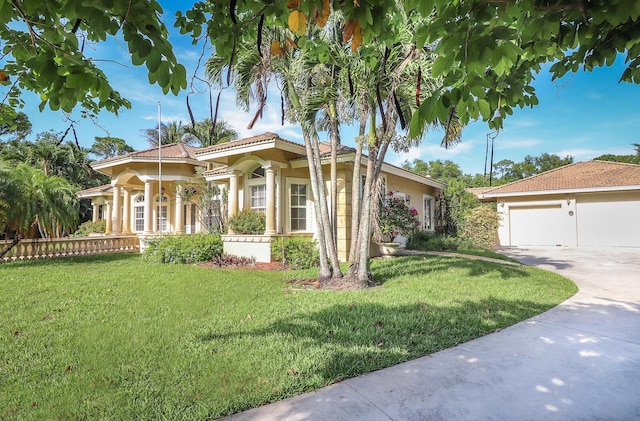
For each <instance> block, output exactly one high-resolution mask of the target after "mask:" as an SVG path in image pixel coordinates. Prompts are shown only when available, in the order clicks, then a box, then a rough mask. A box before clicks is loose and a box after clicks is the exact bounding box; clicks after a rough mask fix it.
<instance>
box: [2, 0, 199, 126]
mask: <svg viewBox="0 0 640 421" xmlns="http://www.w3.org/2000/svg"><path fill="white" fill-rule="evenodd" d="M162 12H163V11H162V7H160V4H159V3H158V2H157V1H156V0H150V1H149V0H97V1H90V2H87V1H80V0H74V1H65V2H43V1H40V0H14V1H4V0H3V1H0V41H1V45H2V56H0V85H3V86H4V87H5V89H6V91H5V92H4V94H3V98H4V99H3V101H2V102H3V106H7V107H8V108H9V110H15V109H16V108H19V107H21V106H22V105H23V100H22V98H21V96H20V94H21V92H22V90H28V91H32V92H34V93H36V94H38V95H39V96H40V98H41V100H42V102H41V103H40V110H43V109H44V108H45V107H46V106H48V107H49V108H50V109H51V110H54V111H55V110H60V109H61V110H63V111H64V112H71V111H72V110H73V109H74V108H75V107H76V105H80V106H81V107H82V108H83V110H84V112H85V113H90V114H97V113H98V111H100V110H101V109H106V110H107V111H110V112H114V113H117V112H118V110H120V108H122V107H125V108H130V106H131V104H130V103H129V101H128V100H126V99H125V98H123V97H122V96H121V95H120V94H119V93H118V92H117V91H116V90H114V88H113V87H112V86H111V83H110V82H109V79H108V77H107V75H106V74H105V73H104V72H103V70H102V69H101V68H100V67H99V66H98V64H97V63H98V62H100V61H103V60H102V58H101V57H94V56H92V53H95V50H94V49H93V48H89V47H90V46H91V45H93V44H96V43H99V42H103V41H105V40H106V39H107V38H108V37H120V36H121V37H122V39H123V40H124V42H125V43H126V45H127V48H128V51H129V53H130V54H131V63H133V64H134V65H136V66H139V65H143V64H144V65H146V67H147V70H148V74H149V82H150V83H157V84H158V85H159V86H160V87H161V88H162V89H163V92H164V93H165V94H166V93H168V92H169V91H171V92H173V93H174V94H177V93H178V92H179V91H180V89H184V88H186V87H187V83H186V70H185V68H184V66H183V65H182V64H179V63H178V62H177V60H176V57H175V55H174V53H173V47H172V45H171V43H170V42H169V40H168V31H167V28H166V26H165V24H164V23H163V22H162V16H161V15H162ZM0 118H1V119H2V120H0V124H8V123H10V122H11V113H10V112H6V113H4V112H3V113H0Z"/></svg>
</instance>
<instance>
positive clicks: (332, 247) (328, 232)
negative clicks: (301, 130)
mask: <svg viewBox="0 0 640 421" xmlns="http://www.w3.org/2000/svg"><path fill="white" fill-rule="evenodd" d="M314 134H315V129H314ZM311 141H312V154H313V161H314V163H315V165H316V171H315V173H316V177H317V184H318V187H319V188H321V189H322V190H321V191H319V196H317V197H318V202H319V205H320V217H321V218H322V224H323V226H324V232H323V234H324V235H325V246H326V247H327V257H328V258H329V262H330V263H331V272H332V273H331V276H332V278H334V279H336V278H342V270H341V269H340V260H339V259H338V250H337V248H336V241H335V236H334V235H333V230H332V228H331V221H330V219H329V208H328V206H327V198H326V195H325V194H324V187H325V183H324V175H323V174H322V161H321V159H320V145H319V144H318V136H317V134H315V135H314V136H311Z"/></svg>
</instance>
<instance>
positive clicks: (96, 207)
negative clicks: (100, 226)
mask: <svg viewBox="0 0 640 421" xmlns="http://www.w3.org/2000/svg"><path fill="white" fill-rule="evenodd" d="M91 204H92V205H93V217H92V219H91V220H92V221H93V222H98V216H99V215H98V214H99V213H100V205H98V204H97V203H96V202H92V203H91Z"/></svg>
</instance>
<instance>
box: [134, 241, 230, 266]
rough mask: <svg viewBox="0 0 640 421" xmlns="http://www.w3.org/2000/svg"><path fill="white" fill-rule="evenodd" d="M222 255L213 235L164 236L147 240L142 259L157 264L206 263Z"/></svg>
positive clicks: (220, 244)
mask: <svg viewBox="0 0 640 421" xmlns="http://www.w3.org/2000/svg"><path fill="white" fill-rule="evenodd" d="M221 254H222V239H221V238H220V236H219V235H215V234H190V235H166V236H162V237H156V238H152V239H149V240H148V242H147V247H146V248H145V250H144V253H143V255H142V257H143V258H144V259H146V260H149V261H151V262H158V263H198V262H208V261H210V260H213V259H214V258H215V257H217V256H220V255H221Z"/></svg>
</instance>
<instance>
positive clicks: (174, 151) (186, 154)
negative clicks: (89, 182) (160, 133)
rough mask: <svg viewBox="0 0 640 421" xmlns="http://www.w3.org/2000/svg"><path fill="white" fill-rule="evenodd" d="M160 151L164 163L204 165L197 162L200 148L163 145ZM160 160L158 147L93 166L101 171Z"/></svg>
mask: <svg viewBox="0 0 640 421" xmlns="http://www.w3.org/2000/svg"><path fill="white" fill-rule="evenodd" d="M160 149H161V153H162V160H163V161H168V162H171V161H174V162H191V163H193V164H196V165H202V164H201V163H198V162H197V160H196V157H195V152H196V150H197V149H198V148H196V147H194V146H191V145H185V144H184V143H171V144H168V145H162V146H161V147H160ZM158 158H159V152H158V147H153V148H149V149H143V150H141V151H135V152H130V153H128V154H125V155H118V156H114V157H111V158H107V159H103V160H102V161H96V162H92V163H91V166H92V167H93V168H95V169H99V168H105V167H112V166H114V165H118V164H123V163H126V162H149V161H158Z"/></svg>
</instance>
